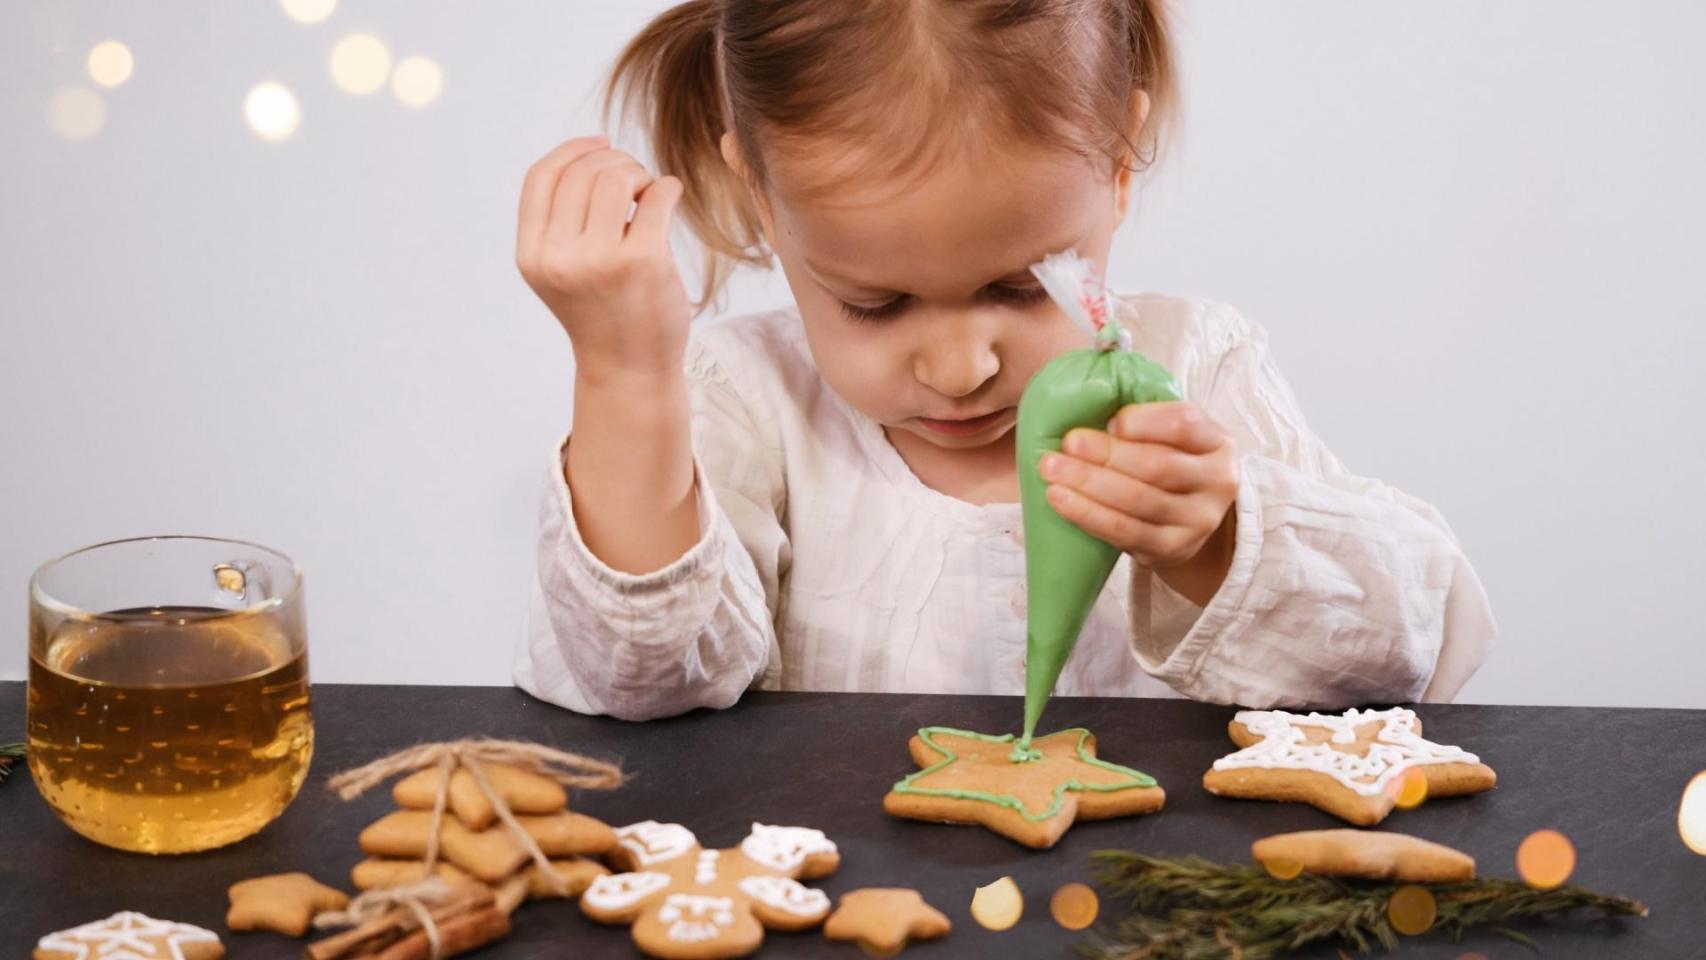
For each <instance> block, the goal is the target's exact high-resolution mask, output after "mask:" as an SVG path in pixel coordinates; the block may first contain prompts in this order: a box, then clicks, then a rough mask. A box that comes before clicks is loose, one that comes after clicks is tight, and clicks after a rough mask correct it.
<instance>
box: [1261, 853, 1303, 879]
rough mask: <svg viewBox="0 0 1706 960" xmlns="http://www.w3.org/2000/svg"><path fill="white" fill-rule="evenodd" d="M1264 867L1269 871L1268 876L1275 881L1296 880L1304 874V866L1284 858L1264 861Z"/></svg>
mask: <svg viewBox="0 0 1706 960" xmlns="http://www.w3.org/2000/svg"><path fill="white" fill-rule="evenodd" d="M1262 866H1263V868H1265V869H1266V870H1267V871H1268V876H1270V877H1273V878H1274V879H1275V880H1295V879H1297V878H1298V877H1299V876H1300V875H1301V874H1302V873H1303V864H1302V863H1299V862H1298V861H1296V860H1287V859H1285V858H1284V857H1275V858H1273V859H1272V860H1263V861H1262Z"/></svg>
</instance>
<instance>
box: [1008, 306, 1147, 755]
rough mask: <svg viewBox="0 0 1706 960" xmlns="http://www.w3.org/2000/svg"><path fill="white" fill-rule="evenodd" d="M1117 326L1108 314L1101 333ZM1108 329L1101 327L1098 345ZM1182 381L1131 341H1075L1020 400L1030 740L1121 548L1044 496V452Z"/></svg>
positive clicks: (1024, 740)
mask: <svg viewBox="0 0 1706 960" xmlns="http://www.w3.org/2000/svg"><path fill="white" fill-rule="evenodd" d="M1114 330H1115V324H1113V323H1109V324H1108V325H1107V326H1105V327H1104V328H1103V330H1102V332H1103V334H1104V335H1105V334H1108V332H1109V331H1114ZM1111 339H1112V338H1111V337H1108V336H1098V338H1097V341H1098V343H1099V344H1101V345H1102V346H1103V347H1110V346H1112V345H1111V344H1110V343H1108V342H1107V341H1109V340H1111ZM1179 398H1180V394H1179V386H1178V384H1177V383H1175V382H1174V381H1173V377H1172V375H1171V374H1169V373H1168V372H1167V371H1166V369H1164V368H1163V367H1161V365H1160V364H1157V363H1155V362H1154V361H1153V360H1150V359H1149V358H1147V357H1145V356H1143V355H1142V354H1140V353H1136V352H1133V351H1131V350H1127V349H1121V348H1113V349H1091V350H1072V351H1068V352H1066V353H1063V354H1061V355H1060V356H1057V357H1055V358H1054V359H1053V360H1051V361H1049V362H1048V364H1047V365H1045V366H1044V367H1043V368H1042V370H1040V371H1038V372H1037V375H1036V376H1034V377H1032V378H1031V382H1030V383H1029V384H1027V385H1026V386H1025V393H1024V396H1023V397H1021V398H1020V400H1019V424H1018V427H1017V429H1016V432H1015V440H1016V446H1017V449H1018V468H1019V500H1020V503H1021V505H1022V510H1023V515H1024V523H1025V590H1026V595H1027V596H1026V599H1027V607H1026V610H1027V612H1026V638H1025V659H1026V664H1025V728H1024V733H1023V735H1022V736H1021V737H1020V739H1019V745H1020V747H1021V748H1025V749H1028V748H1029V747H1030V743H1031V737H1032V735H1033V734H1034V733H1035V731H1036V728H1037V721H1038V719H1040V718H1041V717H1042V713H1043V707H1044V705H1046V704H1047V703H1048V698H1049V694H1050V693H1052V692H1053V691H1054V685H1055V682H1056V681H1058V680H1059V679H1060V672H1061V669H1062V668H1064V667H1065V666H1066V660H1067V658H1068V657H1070V656H1071V655H1072V649H1073V647H1074V646H1076V645H1077V643H1078V633H1079V631H1081V630H1082V629H1083V628H1084V621H1085V620H1086V619H1087V618H1088V617H1089V616H1090V609H1091V608H1092V607H1094V606H1095V603H1096V597H1097V596H1098V595H1100V594H1101V592H1102V585H1103V584H1105V583H1106V582H1107V580H1108V574H1110V573H1112V572H1113V569H1114V563H1115V562H1116V561H1117V560H1118V559H1119V551H1118V550H1117V549H1115V548H1114V547H1113V546H1111V545H1109V544H1107V543H1104V542H1102V541H1101V540H1098V539H1096V538H1095V537H1092V536H1091V535H1089V534H1088V533H1085V532H1084V531H1083V530H1080V529H1078V528H1077V527H1075V526H1073V525H1072V524H1071V523H1069V522H1067V521H1066V520H1065V519H1064V518H1062V517H1061V516H1060V514H1058V513H1056V512H1055V510H1054V507H1052V506H1050V505H1049V502H1048V496H1047V490H1048V483H1047V482H1046V481H1044V480H1043V478H1042V476H1041V474H1039V473H1038V471H1037V467H1038V464H1039V462H1040V461H1041V460H1042V457H1043V454H1045V453H1048V452H1050V451H1058V450H1059V449H1060V444H1061V440H1062V439H1063V438H1065V436H1066V434H1067V433H1068V432H1069V431H1071V430H1073V429H1075V428H1077V427H1093V428H1095V429H1098V430H1100V429H1104V428H1105V427H1106V426H1107V423H1108V421H1109V420H1111V419H1113V416H1114V414H1115V413H1117V412H1118V411H1119V409H1120V408H1121V407H1124V406H1125V405H1126V404H1130V403H1150V402H1155V401H1166V400H1178V399H1179Z"/></svg>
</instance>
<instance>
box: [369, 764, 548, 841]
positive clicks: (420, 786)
mask: <svg viewBox="0 0 1706 960" xmlns="http://www.w3.org/2000/svg"><path fill="white" fill-rule="evenodd" d="M480 771H481V772H482V773H484V774H485V775H486V781H487V782H488V783H490V784H491V785H492V791H493V792H494V793H496V794H497V795H498V799H500V800H502V801H504V802H505V803H507V804H509V809H510V812H511V813H530V814H546V813H556V812H557V811H559V810H561V809H563V808H564V807H565V806H567V805H568V802H569V798H568V794H567V793H565V792H564V790H563V785H562V784H560V783H558V782H557V781H555V780H552V779H551V778H550V777H544V776H540V775H539V774H537V773H532V772H530V771H527V770H522V769H520V768H517V767H511V766H505V765H503V764H497V763H487V764H482V765H481V766H480ZM443 777H444V773H443V771H442V770H440V769H439V768H437V767H431V768H428V769H425V770H417V771H415V772H414V773H412V774H410V775H408V776H406V777H404V778H403V779H401V780H399V781H397V784H396V786H394V787H392V788H391V797H392V799H394V800H396V801H397V806H399V807H404V808H406V809H410V810H431V809H432V808H433V804H434V803H435V802H437V799H438V785H439V782H440V781H441V780H442V779H443ZM446 797H447V803H448V805H449V807H450V809H451V811H452V812H454V813H455V814H456V818H457V819H458V820H461V821H462V822H463V824H465V825H466V826H467V827H468V829H470V830H484V829H486V828H487V827H489V826H491V825H492V824H494V823H496V822H497V820H498V814H497V811H496V810H495V809H493V808H492V801H491V800H490V799H489V798H488V797H487V796H486V793H485V791H483V790H481V789H480V784H479V783H478V781H476V780H475V779H474V774H473V773H472V772H471V771H470V770H469V769H468V768H467V767H458V768H457V769H456V772H455V773H453V774H451V777H450V789H449V790H448V791H447V792H446Z"/></svg>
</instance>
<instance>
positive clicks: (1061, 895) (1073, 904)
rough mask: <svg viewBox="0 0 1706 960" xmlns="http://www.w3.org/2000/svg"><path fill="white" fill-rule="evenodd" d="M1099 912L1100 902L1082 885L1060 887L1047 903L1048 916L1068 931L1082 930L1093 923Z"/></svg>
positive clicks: (1094, 892) (1071, 884)
mask: <svg viewBox="0 0 1706 960" xmlns="http://www.w3.org/2000/svg"><path fill="white" fill-rule="evenodd" d="M1101 910H1102V901H1101V900H1100V899H1099V898H1098V897H1097V896H1096V891H1094V890H1092V889H1090V888H1089V887H1087V886H1085V885H1084V884H1082V883H1068V884H1064V885H1062V886H1061V888H1060V889H1059V890H1056V891H1055V892H1054V896H1052V897H1050V898H1049V901H1048V912H1049V916H1052V917H1054V922H1055V923H1058V924H1060V925H1061V926H1063V927H1065V928H1066V929H1068V930H1082V929H1084V928H1085V927H1088V926H1089V925H1090V924H1092V923H1095V922H1096V914H1098V913H1100V912H1101Z"/></svg>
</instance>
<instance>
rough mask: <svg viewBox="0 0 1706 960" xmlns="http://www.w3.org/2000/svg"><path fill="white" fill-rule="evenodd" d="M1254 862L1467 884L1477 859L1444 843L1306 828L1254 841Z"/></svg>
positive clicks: (1284, 870)
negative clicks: (1297, 831)
mask: <svg viewBox="0 0 1706 960" xmlns="http://www.w3.org/2000/svg"><path fill="white" fill-rule="evenodd" d="M1250 854H1251V855H1252V856H1253V857H1255V859H1256V862H1257V863H1260V864H1262V865H1263V866H1265V867H1267V868H1268V869H1269V870H1270V871H1275V868H1276V867H1279V868H1280V871H1276V872H1280V875H1282V876H1283V875H1286V874H1289V873H1290V872H1292V871H1293V870H1299V868H1301V869H1300V870H1299V872H1302V873H1313V874H1317V875H1319V876H1324V877H1364V878H1367V879H1369V880H1400V881H1403V882H1405V883H1468V882H1469V881H1470V880H1473V879H1475V858H1474V857H1471V856H1469V855H1468V854H1467V853H1463V852H1461V851H1458V850H1453V849H1452V848H1450V847H1447V846H1444V845H1442V844H1438V843H1433V842H1431V841H1428V840H1423V839H1421V838H1420V837H1411V836H1407V835H1405V834H1402V833H1383V832H1378V831H1374V830H1346V829H1339V830H1304V831H1301V832H1299V833H1282V834H1279V835H1277V836H1272V837H1266V838H1264V839H1261V840H1257V841H1256V842H1255V843H1254V844H1253V845H1251V847H1250Z"/></svg>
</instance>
